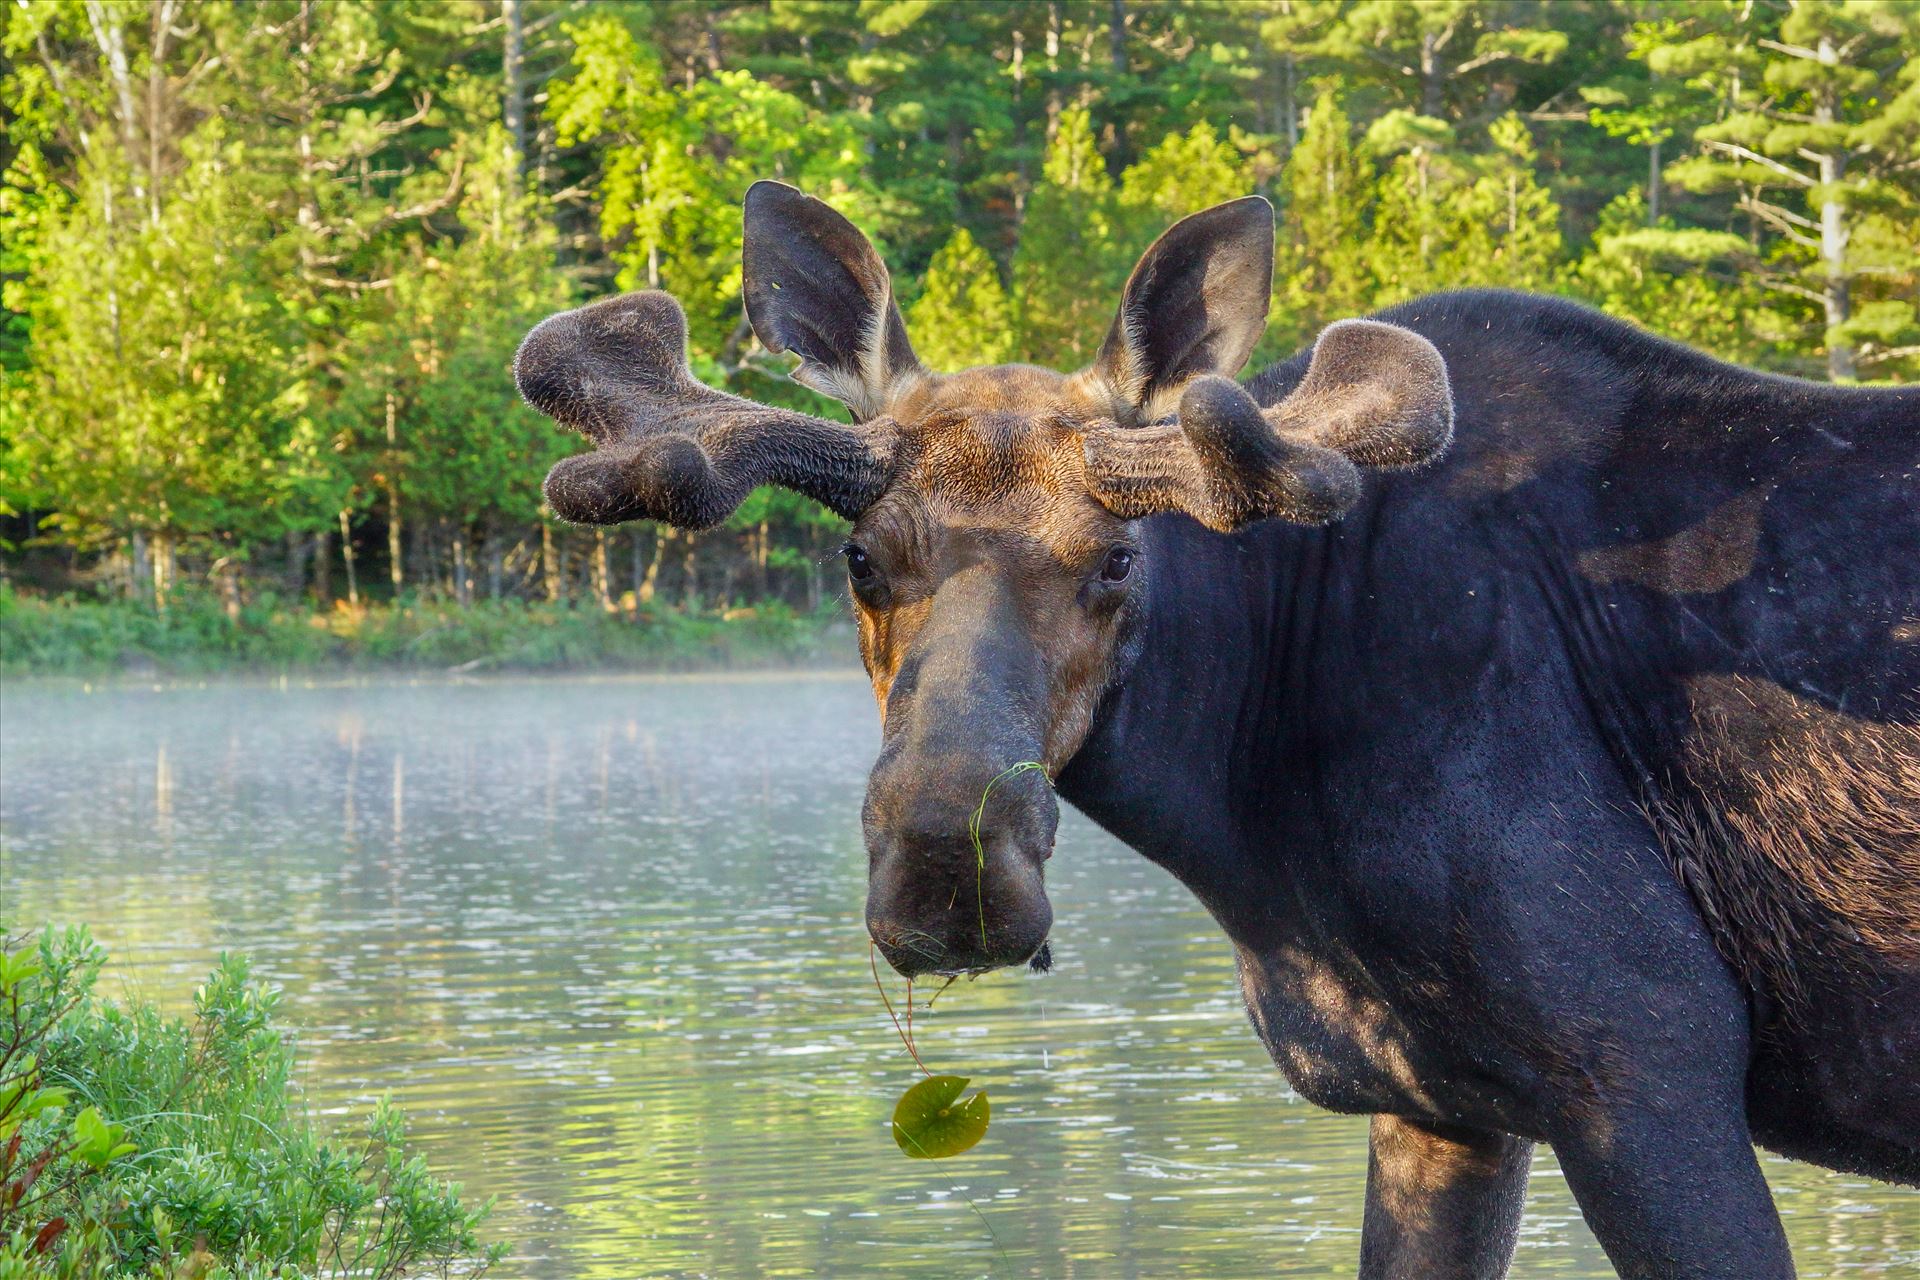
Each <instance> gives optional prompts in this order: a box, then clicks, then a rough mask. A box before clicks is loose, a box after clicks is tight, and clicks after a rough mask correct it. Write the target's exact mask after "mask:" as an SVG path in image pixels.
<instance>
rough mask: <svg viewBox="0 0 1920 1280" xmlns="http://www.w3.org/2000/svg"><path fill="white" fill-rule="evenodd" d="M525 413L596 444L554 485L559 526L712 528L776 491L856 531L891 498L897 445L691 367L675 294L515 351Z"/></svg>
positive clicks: (567, 316)
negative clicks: (768, 488)
mask: <svg viewBox="0 0 1920 1280" xmlns="http://www.w3.org/2000/svg"><path fill="white" fill-rule="evenodd" d="M513 373H514V381H515V382H516V383H517V384H518V385H519V387H520V394H521V395H522V396H524V397H526V400H527V403H528V404H530V405H532V406H533V407H534V408H536V409H538V410H539V411H540V412H542V413H544V414H546V415H547V416H549V417H551V418H553V419H554V420H555V421H557V422H560V423H561V424H562V425H564V426H568V427H571V428H573V429H574V430H576V431H578V432H580V433H581V434H582V435H584V436H586V437H587V438H588V439H589V440H591V441H593V443H594V445H595V446H596V448H595V450H594V452H592V453H585V454H580V455H578V456H576V457H572V458H567V459H564V460H563V461H561V462H560V463H558V464H557V465H555V467H554V468H553V470H552V471H551V472H549V473H548V474H547V482H546V486H545V491H546V495H547V502H548V503H549V504H550V505H551V506H552V507H553V510H554V513H555V514H556V515H558V516H559V517H560V518H561V519H563V520H569V521H573V522H574V523H577V524H618V523H620V522H621V521H623V520H643V519H644V520H664V521H666V522H667V523H668V524H672V525H677V526H679V527H680V528H683V529H705V528H709V527H711V526H713V525H716V524H718V523H720V522H721V521H722V520H725V519H726V518H727V517H728V516H729V515H730V514H732V512H733V510H734V509H735V508H736V507H738V506H739V505H740V503H741V501H742V500H743V499H744V498H745V497H746V496H747V494H748V493H750V492H751V491H752V490H753V489H754V487H755V486H757V485H762V484H777V485H780V486H782V487H784V488H788V489H792V490H794V491H795V492H797V493H803V494H805V495H806V496H808V497H810V498H813V499H815V500H816V501H818V502H820V503H821V504H822V505H824V506H826V507H829V508H831V509H832V510H833V511H834V512H836V513H838V514H839V515H842V516H845V517H847V518H849V519H851V518H853V517H855V516H858V515H859V514H860V513H861V512H862V511H864V510H866V508H867V507H868V506H869V505H870V504H871V503H872V502H873V501H874V499H875V498H877V497H879V496H880V494H881V492H882V491H883V490H884V489H885V487H886V481H887V475H888V469H889V462H890V458H891V454H892V445H893V434H892V427H891V424H890V423H889V422H887V421H886V420H884V419H881V420H878V421H875V422H871V423H866V424H863V425H861V426H857V427H851V426H847V425H845V424H844V423H838V422H830V421H828V420H826V419H825V418H815V417H812V416H810V415H808V414H804V413H796V412H794V411H792V410H789V409H777V408H773V407H771V406H768V405H762V404H755V403H754V402H753V401H751V400H743V399H741V398H740V397H739V396H732V395H727V394H726V393H724V392H720V391H715V390H714V389H713V388H711V387H709V386H706V385H705V384H703V383H702V382H700V381H699V380H698V379H697V378H695V377H694V376H693V372H692V370H691V369H689V368H688V367H687V317H686V314H685V313H684V312H683V311H681V309H680V304H679V303H677V302H675V301H674V300H673V299H672V298H671V297H669V296H668V295H667V294H664V293H659V292H654V291H647V292H641V293H629V294H625V295H623V296H621V297H618V298H608V299H606V300H605V301H603V302H596V303H593V304H592V305H590V306H585V307H581V308H579V309H578V310H575V311H565V312H562V313H560V314H559V315H556V316H553V317H551V318H549V319H547V320H544V321H542V322H541V323H540V324H539V325H538V326H536V327H535V328H534V330H533V332H531V333H529V334H528V335H527V336H526V339H525V341H523V342H522V343H521V344H520V351H519V353H518V354H517V355H516V356H515V357H514V362H513Z"/></svg>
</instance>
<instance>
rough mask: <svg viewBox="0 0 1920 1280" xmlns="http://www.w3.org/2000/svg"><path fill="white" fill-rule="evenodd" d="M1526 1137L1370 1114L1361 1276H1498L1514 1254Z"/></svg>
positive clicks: (1374, 1279)
mask: <svg viewBox="0 0 1920 1280" xmlns="http://www.w3.org/2000/svg"><path fill="white" fill-rule="evenodd" d="M1532 1153H1533V1144H1532V1143H1531V1142H1528V1141H1526V1140H1525V1139H1523V1138H1514V1137H1509V1136H1508V1135H1506V1134H1503V1133H1485V1132H1481V1131H1478V1130H1473V1129H1460V1128H1455V1127H1453V1126H1450V1125H1429V1124H1422V1123H1419V1122H1417V1121H1413V1120H1405V1119H1402V1118H1400V1117H1399V1116H1390V1115H1376V1116H1374V1117H1373V1129H1372V1132H1371V1134H1370V1142H1369V1150H1368V1154H1367V1214H1366V1222H1365V1226H1364V1228H1363V1229H1362V1231H1361V1235H1360V1280H1402V1278H1403V1277H1404V1278H1406V1280H1413V1278H1414V1277H1420V1278H1422V1280H1497V1277H1500V1276H1504V1275H1506V1273H1507V1264H1508V1263H1510V1262H1511V1261H1513V1247H1514V1242H1515V1239H1516V1238H1517V1237H1518V1235H1519V1231H1520V1207H1521V1202H1522V1201H1524V1200H1525V1199H1526V1193H1527V1167H1528V1163H1529V1160H1530V1159H1531V1157H1532Z"/></svg>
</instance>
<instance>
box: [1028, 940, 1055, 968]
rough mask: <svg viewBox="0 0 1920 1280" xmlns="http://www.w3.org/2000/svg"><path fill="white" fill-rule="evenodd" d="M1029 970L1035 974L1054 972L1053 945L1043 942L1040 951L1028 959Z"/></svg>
mask: <svg viewBox="0 0 1920 1280" xmlns="http://www.w3.org/2000/svg"><path fill="white" fill-rule="evenodd" d="M1027 968H1028V969H1029V970H1031V971H1032V972H1034V973H1052V972H1053V944H1052V943H1051V942H1042V943H1041V944H1040V949H1039V950H1038V951H1036V952H1034V953H1033V954H1032V955H1031V956H1028V957H1027Z"/></svg>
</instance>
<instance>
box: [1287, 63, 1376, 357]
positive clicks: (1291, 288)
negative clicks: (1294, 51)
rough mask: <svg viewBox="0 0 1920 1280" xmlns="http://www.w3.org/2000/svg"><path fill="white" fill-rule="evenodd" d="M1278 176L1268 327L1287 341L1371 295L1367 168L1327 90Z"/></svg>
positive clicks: (1370, 179)
mask: <svg viewBox="0 0 1920 1280" xmlns="http://www.w3.org/2000/svg"><path fill="white" fill-rule="evenodd" d="M1283 181H1284V187H1285V190H1286V203H1285V207H1284V208H1283V209H1282V210H1281V218H1280V221H1281V235H1280V237H1279V243H1278V252H1277V254H1276V257H1277V261H1276V263H1275V269H1274V292H1275V298H1274V329H1275V334H1276V340H1277V341H1278V342H1280V343H1282V344H1284V346H1286V347H1289V348H1290V347H1293V346H1296V345H1298V344H1299V343H1301V342H1303V341H1305V340H1307V339H1309V338H1310V337H1311V336H1312V335H1313V334H1314V333H1316V332H1318V330H1319V329H1320V328H1321V327H1322V326H1323V325H1325V324H1326V323H1327V322H1328V321H1330V320H1336V319H1339V318H1340V317H1342V316H1349V315H1354V314H1357V313H1359V312H1362V311H1364V310H1366V309H1367V307H1368V305H1369V303H1370V300H1371V298H1372V296H1373V275H1372V270H1371V268H1370V265H1369V263H1368V261H1367V255H1366V252H1365V249H1366V242H1367V223H1368V214H1369V212H1370V210H1371V207H1372V204H1373V200H1374V184H1375V175H1374V169H1373V165H1372V164H1371V163H1370V162H1369V161H1368V160H1367V158H1366V157H1365V156H1363V155H1361V154H1360V153H1359V151H1358V150H1357V149H1356V148H1355V146H1354V144H1353V138H1352V122H1351V121H1350V120H1348V118H1347V114H1346V112H1344V111H1342V110H1341V109H1340V104H1339V103H1338V102H1337V101H1335V99H1334V96H1333V94H1332V93H1331V92H1330V91H1329V92H1323V93H1321V95H1320V97H1319V99H1318V101H1316V102H1315V103H1314V105H1313V110H1312V111H1311V113H1309V114H1308V116H1307V126H1306V131H1305V133H1303V134H1302V135H1301V138H1300V145H1299V146H1298V147H1296V148H1294V152H1293V154H1292V155H1291V156H1289V157H1288V158H1287V167H1286V172H1285V175H1284V180H1283Z"/></svg>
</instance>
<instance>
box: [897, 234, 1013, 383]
mask: <svg viewBox="0 0 1920 1280" xmlns="http://www.w3.org/2000/svg"><path fill="white" fill-rule="evenodd" d="M907 331H908V332H909V333H910V334H912V335H913V345H914V349H915V350H916V351H917V352H918V353H919V355H920V358H921V359H922V360H924V361H925V362H926V363H927V365H928V366H929V367H930V368H933V369H938V370H942V371H952V370H955V369H966V368H970V367H972V366H974V365H983V364H1005V363H1006V362H1007V361H1009V360H1011V359H1013V357H1014V327H1013V304H1012V303H1011V302H1010V301H1009V300H1008V298H1007V291H1006V289H1005V288H1004V287H1003V286H1002V285H1001V283H1000V270H999V268H998V267H996V266H995V265H994V262H993V259H992V258H991V257H989V256H988V255H987V251H986V250H984V249H982V248H981V247H980V246H979V244H977V243H976V242H975V241H974V238H973V236H972V235H970V234H969V233H968V232H967V229H966V228H965V227H961V228H960V229H959V230H957V231H955V232H954V233H953V238H952V239H951V240H949V241H947V243H946V244H945V245H943V246H941V249H940V252H938V253H936V254H934V255H933V262H932V263H931V264H929V265H928V267H927V274H926V279H925V282H924V283H923V285H922V288H921V291H920V296H919V297H918V298H917V299H915V300H914V303H913V305H912V306H911V307H910V308H908V311H907Z"/></svg>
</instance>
